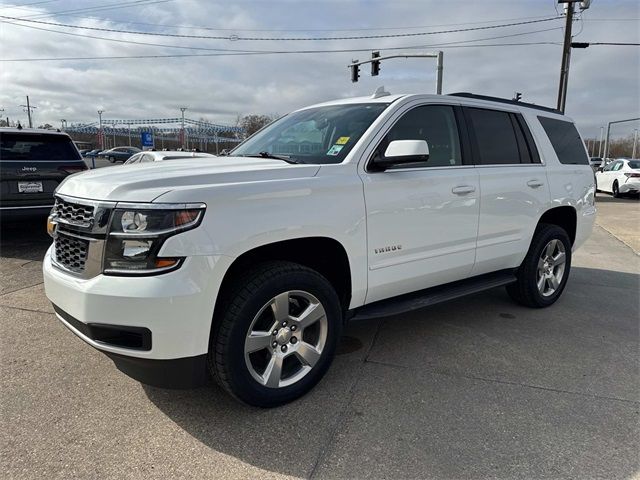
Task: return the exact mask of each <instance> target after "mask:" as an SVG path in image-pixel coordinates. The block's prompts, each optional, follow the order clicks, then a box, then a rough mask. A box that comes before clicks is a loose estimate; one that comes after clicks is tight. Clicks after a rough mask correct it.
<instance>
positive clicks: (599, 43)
mask: <svg viewBox="0 0 640 480" xmlns="http://www.w3.org/2000/svg"><path fill="white" fill-rule="evenodd" d="M589 45H615V46H622V47H638V46H640V43H626V42H589Z"/></svg>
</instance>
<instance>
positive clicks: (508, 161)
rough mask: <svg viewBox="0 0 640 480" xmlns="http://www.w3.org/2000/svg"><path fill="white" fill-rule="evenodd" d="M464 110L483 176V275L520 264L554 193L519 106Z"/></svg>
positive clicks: (479, 260) (479, 270) (479, 255)
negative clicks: (512, 109) (511, 108)
mask: <svg viewBox="0 0 640 480" xmlns="http://www.w3.org/2000/svg"><path fill="white" fill-rule="evenodd" d="M464 111H465V118H466V119H467V125H468V126H469V136H470V137H471V144H472V149H473V152H474V160H475V163H476V170H477V172H478V175H479V182H480V198H479V201H480V219H479V224H478V242H477V250H476V262H475V265H474V268H473V272H472V275H481V274H484V273H488V272H494V271H498V270H503V269H506V268H512V267H515V266H517V265H519V264H520V262H521V261H522V258H523V257H524V253H526V252H527V250H528V248H529V242H530V240H531V237H532V235H533V229H534V228H535V225H536V223H537V221H538V218H539V217H540V215H541V212H542V211H544V209H545V208H546V205H547V204H548V202H549V198H550V195H549V188H548V185H547V176H546V172H545V169H544V166H543V165H542V164H541V163H540V156H539V154H538V151H537V148H536V146H535V142H534V141H533V137H532V136H531V132H530V130H529V128H528V126H527V124H526V121H525V120H524V118H523V117H522V115H521V114H520V113H519V112H517V111H515V112H513V111H502V110H495V109H488V108H476V107H465V108H464Z"/></svg>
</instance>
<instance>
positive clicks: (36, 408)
mask: <svg viewBox="0 0 640 480" xmlns="http://www.w3.org/2000/svg"><path fill="white" fill-rule="evenodd" d="M598 201H599V214H598V226H597V227H596V228H595V230H594V232H593V235H592V236H591V238H590V239H589V241H588V242H587V244H586V245H584V246H583V247H582V248H581V249H580V250H579V251H578V252H577V253H576V255H575V256H574V261H573V270H572V275H571V279H570V281H569V284H568V287H567V290H566V292H565V294H564V295H563V297H562V298H561V299H560V300H559V301H558V302H557V303H556V304H555V305H554V306H553V307H551V308H549V309H545V310H530V309H526V308H523V307H520V306H518V305H516V304H514V303H513V302H511V301H510V300H509V298H508V297H507V295H506V293H504V291H503V290H502V289H497V290H492V291H489V292H485V293H481V294H477V295H474V296H471V297H468V298H465V299H461V300H457V301H452V302H449V303H446V304H441V305H438V306H435V307H432V308H429V309H426V310H422V311H420V312H414V313H411V314H407V315H402V316H398V317H392V318H385V319H381V320H376V321H361V322H356V323H353V324H351V325H350V326H349V327H348V328H347V329H346V331H345V337H344V338H343V340H342V343H341V348H340V352H339V355H338V357H337V358H336V361H335V363H334V365H333V367H332V368H331V370H330V372H329V373H328V375H327V376H326V377H325V379H324V380H323V381H322V382H321V383H320V384H319V385H318V387H317V388H316V389H315V390H314V391H313V392H311V394H309V395H307V396H306V397H304V398H303V399H301V400H299V401H297V402H294V403H292V404H290V405H288V406H285V407H281V408H278V409H272V410H261V409H255V408H249V407H245V406H243V405H240V404H238V403H236V402H235V401H234V400H232V399H230V398H229V397H227V396H226V395H225V394H224V393H223V392H222V390H220V389H219V388H217V387H215V386H209V387H204V388H200V389H197V390H187V391H172V390H161V389H156V388H152V387H147V386H143V385H141V384H139V383H137V382H135V381H133V380H131V379H129V378H128V377H126V376H124V375H123V374H121V373H119V372H118V371H117V370H116V369H115V367H114V366H113V364H112V363H111V361H110V360H109V359H108V358H107V357H105V356H104V355H102V354H101V353H99V352H97V351H95V350H94V349H92V348H91V347H89V346H87V345H85V344H84V343H83V342H82V341H81V340H79V339H78V338H76V337H75V336H74V335H73V334H71V333H70V332H69V331H67V330H66V329H65V327H64V326H62V325H61V324H60V323H59V322H58V321H57V320H56V319H55V317H54V315H53V313H52V309H51V307H50V305H49V303H48V301H47V300H46V298H45V296H44V292H43V286H42V274H41V270H40V269H41V259H42V256H43V254H44V251H45V250H46V248H47V246H48V244H49V243H50V242H49V239H48V237H47V236H46V234H45V233H44V223H42V222H43V220H42V219H40V220H38V222H36V223H33V222H31V223H22V224H5V225H2V231H1V234H2V238H1V241H0V248H1V258H0V279H1V280H0V325H1V334H0V352H1V355H2V362H1V366H0V382H1V386H0V396H1V407H2V415H1V421H2V424H1V428H0V438H1V446H0V469H1V470H0V471H2V472H3V474H2V476H3V478H42V477H44V478H65V479H66V478H119V479H120V478H149V477H153V478H174V477H180V478H225V479H226V478H248V477H251V478H281V477H303V478H447V479H450V478H456V479H460V478H580V479H585V478H626V479H628V478H640V461H639V452H640V427H639V425H640V422H639V411H640V371H639V365H640V358H639V357H640V355H639V352H640V349H639V345H640V332H639V303H640V299H639V292H640V256H639V255H638V251H639V250H640V248H638V247H639V243H638V233H639V232H638V230H639V229H640V202H638V201H637V200H632V199H620V200H614V199H611V198H610V197H608V196H603V195H599V197H598ZM633 248H635V250H636V251H635V252H634V250H633Z"/></svg>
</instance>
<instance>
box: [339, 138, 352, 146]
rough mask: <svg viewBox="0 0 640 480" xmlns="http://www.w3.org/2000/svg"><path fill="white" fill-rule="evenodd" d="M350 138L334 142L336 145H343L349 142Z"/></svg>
mask: <svg viewBox="0 0 640 480" xmlns="http://www.w3.org/2000/svg"><path fill="white" fill-rule="evenodd" d="M350 138H351V137H340V138H339V139H338V140H336V145H344V144H345V143H347V142H348V141H349V139H350Z"/></svg>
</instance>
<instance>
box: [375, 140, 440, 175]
mask: <svg viewBox="0 0 640 480" xmlns="http://www.w3.org/2000/svg"><path fill="white" fill-rule="evenodd" d="M427 160H429V145H428V144H427V142H426V141H425V140H394V141H392V142H391V143H389V146H387V149H386V150H385V152H384V156H383V157H382V158H378V159H376V160H375V161H374V165H375V167H376V169H377V170H379V171H384V170H386V169H387V168H389V167H393V166H395V165H404V164H408V163H419V162H426V161H427Z"/></svg>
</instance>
